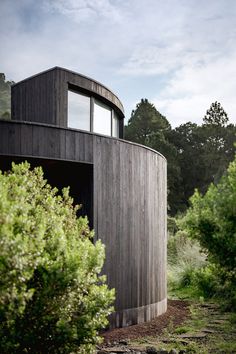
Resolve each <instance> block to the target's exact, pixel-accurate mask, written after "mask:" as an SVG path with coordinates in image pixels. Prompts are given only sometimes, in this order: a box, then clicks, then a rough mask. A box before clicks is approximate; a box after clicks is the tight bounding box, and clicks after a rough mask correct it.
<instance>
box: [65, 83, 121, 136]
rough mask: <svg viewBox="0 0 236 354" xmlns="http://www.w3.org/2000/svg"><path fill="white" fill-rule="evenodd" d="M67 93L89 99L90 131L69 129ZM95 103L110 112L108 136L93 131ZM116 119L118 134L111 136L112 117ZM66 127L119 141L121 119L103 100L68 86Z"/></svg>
mask: <svg viewBox="0 0 236 354" xmlns="http://www.w3.org/2000/svg"><path fill="white" fill-rule="evenodd" d="M69 92H72V93H75V94H78V95H82V96H85V97H88V98H89V99H90V110H89V112H90V117H89V123H90V130H84V129H80V128H74V127H70V126H69V99H68V97H69ZM96 101H97V102H98V105H99V103H101V106H102V105H104V106H105V107H107V108H108V110H110V111H111V115H110V119H111V122H110V123H111V124H110V125H111V129H110V135H107V134H102V133H97V132H95V131H94V106H95V104H96ZM115 116H116V117H117V128H118V132H117V133H118V134H117V136H113V124H114V122H113V120H114V117H115ZM67 127H68V128H71V129H78V130H81V131H86V132H90V133H93V134H99V135H104V136H109V137H111V138H115V139H120V135H121V119H120V118H119V115H118V114H117V112H116V111H115V110H114V108H113V107H111V106H109V105H108V104H107V102H105V100H102V99H101V98H100V97H96V96H93V95H91V94H89V93H88V92H87V91H86V90H82V89H81V90H78V89H76V88H74V87H71V86H70V85H68V88H67Z"/></svg>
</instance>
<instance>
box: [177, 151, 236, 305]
mask: <svg viewBox="0 0 236 354" xmlns="http://www.w3.org/2000/svg"><path fill="white" fill-rule="evenodd" d="M182 227H183V228H184V229H185V230H186V231H187V233H188V234H189V236H190V237H192V238H193V239H196V240H198V241H199V243H200V245H201V246H202V248H203V249H205V250H206V251H207V253H208V259H209V261H210V262H211V263H212V264H213V265H214V268H215V272H214V274H215V276H217V278H218V295H221V296H222V297H223V298H224V301H225V302H227V303H228V304H230V306H231V308H232V309H236V158H235V160H234V161H233V162H232V163H231V164H230V166H229V168H228V171H227V174H226V175H224V176H223V177H222V178H221V180H220V182H219V183H218V184H217V185H213V184H211V185H210V187H209V189H208V191H207V193H206V194H205V195H204V196H202V195H201V194H200V193H199V192H198V191H196V192H195V194H194V195H193V197H192V198H191V207H190V208H189V210H188V212H187V214H186V216H185V218H184V219H183V223H182Z"/></svg>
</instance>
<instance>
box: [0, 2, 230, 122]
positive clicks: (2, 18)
mask: <svg viewBox="0 0 236 354" xmlns="http://www.w3.org/2000/svg"><path fill="white" fill-rule="evenodd" d="M0 25H1V30H0V64H1V65H0V72H4V73H5V74H6V77H7V79H9V80H14V81H16V82H17V81H19V80H21V79H23V78H26V77H28V76H31V75H33V74H35V73H38V72H40V71H43V70H46V69H48V68H50V67H53V66H61V67H64V68H67V69H69V70H73V71H76V72H79V73H82V74H84V75H86V76H89V77H91V78H93V79H96V80H98V81H100V82H101V83H103V84H104V85H105V86H107V87H109V88H110V89H111V90H112V91H113V92H114V93H116V94H117V95H118V97H119V98H120V100H121V101H122V102H123V104H124V108H125V113H126V118H127V119H129V118H130V114H131V110H132V109H134V108H135V106H136V104H137V103H138V102H139V101H140V99H141V98H148V100H149V101H150V102H152V103H154V104H155V106H156V108H157V109H158V110H159V111H160V112H161V113H162V114H163V115H165V116H166V117H167V119H168V120H169V122H170V123H171V125H172V126H173V127H175V126H178V125H180V124H182V123H185V122H187V121H192V122H197V123H199V124H201V122H202V118H203V116H204V114H205V112H206V110H207V109H208V108H209V106H210V104H211V103H212V102H214V101H219V102H221V104H222V106H223V107H224V109H225V111H226V112H227V113H228V115H229V118H230V121H231V122H232V123H236V0H37V1H36V0H0Z"/></svg>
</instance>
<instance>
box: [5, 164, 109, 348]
mask: <svg viewBox="0 0 236 354" xmlns="http://www.w3.org/2000/svg"><path fill="white" fill-rule="evenodd" d="M0 195H1V199H0V243H1V247H0V279H1V281H0V318H1V323H0V338H1V340H0V352H1V353H7V354H8V353H24V352H26V353H42V354H43V353H71V352H80V353H91V352H92V350H93V348H94V345H95V344H96V343H97V342H98V340H99V338H98V335H97V334H98V330H99V329H101V328H102V327H104V326H106V325H107V323H108V322H107V315H109V314H110V312H111V310H112V308H111V307H110V304H111V303H112V301H113V299H114V292H113V291H111V290H108V288H107V286H106V285H105V283H104V282H105V278H104V277H101V276H99V273H100V271H101V268H102V265H103V260H104V246H103V245H102V244H101V242H100V241H98V242H96V243H95V244H93V242H92V237H93V232H91V231H90V230H89V228H88V223H87V220H86V218H79V219H78V218H77V216H76V211H77V209H78V207H75V208H74V207H73V204H72V202H73V200H72V199H71V198H70V197H69V194H68V189H64V190H63V193H62V196H60V195H58V194H57V190H56V189H52V188H51V187H50V186H49V185H48V184H46V181H45V180H44V179H43V172H42V170H41V168H37V169H35V170H34V171H30V169H29V165H28V164H27V163H25V164H21V165H14V164H13V171H12V172H9V173H8V174H4V175H3V174H0Z"/></svg>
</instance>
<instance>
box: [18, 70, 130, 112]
mask: <svg viewBox="0 0 236 354" xmlns="http://www.w3.org/2000/svg"><path fill="white" fill-rule="evenodd" d="M53 70H63V71H67V72H69V73H71V74H75V75H78V76H81V77H83V78H85V79H87V80H90V81H92V82H94V83H96V84H98V85H100V86H101V87H103V88H104V89H106V90H108V91H109V92H110V93H111V94H112V95H113V96H115V97H116V98H117V100H118V101H119V102H120V104H121V107H122V108H123V112H122V113H123V114H124V107H123V104H122V103H121V101H120V99H119V98H118V96H117V95H116V94H115V93H114V92H113V91H112V90H110V89H109V88H108V87H107V86H105V85H103V84H101V83H100V82H99V81H97V80H94V79H92V78H91V77H89V76H86V75H83V74H80V73H77V72H76V71H73V70H69V69H66V68H62V67H60V66H54V67H53V68H50V69H47V70H43V71H41V72H39V73H37V74H34V75H31V76H29V77H27V78H25V79H23V80H20V81H18V82H16V83H15V84H13V85H12V87H14V86H17V85H18V84H21V83H22V82H25V81H28V80H31V79H33V78H35V77H37V76H40V75H42V74H46V73H48V72H50V71H53Z"/></svg>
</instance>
